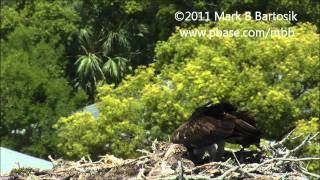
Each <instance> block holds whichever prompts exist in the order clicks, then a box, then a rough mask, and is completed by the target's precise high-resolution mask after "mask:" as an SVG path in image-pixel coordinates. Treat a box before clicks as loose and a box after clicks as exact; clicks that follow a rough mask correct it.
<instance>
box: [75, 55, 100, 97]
mask: <svg viewBox="0 0 320 180" xmlns="http://www.w3.org/2000/svg"><path fill="white" fill-rule="evenodd" d="M75 64H76V66H77V75H78V78H77V80H78V82H79V85H80V86H82V88H83V89H85V90H86V91H87V92H88V95H89V99H90V101H94V97H95V93H96V86H97V84H98V83H99V82H100V81H101V80H104V79H105V77H104V74H103V71H102V69H101V64H102V61H101V59H100V58H99V57H98V56H96V55H95V54H92V53H88V54H86V55H82V56H80V57H79V59H78V60H77V61H76V63H75Z"/></svg>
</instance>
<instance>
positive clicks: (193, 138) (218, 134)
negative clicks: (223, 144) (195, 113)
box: [173, 116, 235, 147]
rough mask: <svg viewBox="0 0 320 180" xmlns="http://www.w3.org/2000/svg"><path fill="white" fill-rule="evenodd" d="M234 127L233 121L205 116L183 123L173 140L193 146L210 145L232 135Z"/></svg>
mask: <svg viewBox="0 0 320 180" xmlns="http://www.w3.org/2000/svg"><path fill="white" fill-rule="evenodd" d="M234 127H235V125H234V123H233V122H232V121H224V120H220V119H215V118H214V117H210V116H203V117H199V118H198V119H197V120H196V121H188V122H186V123H184V124H183V125H181V126H180V127H179V128H178V129H177V130H176V131H175V133H174V135H173V142H175V143H179V144H184V145H186V146H193V147H198V146H208V145H211V144H213V143H216V142H219V141H221V140H224V139H225V138H226V137H228V136H230V135H231V134H232V132H233V129H234Z"/></svg>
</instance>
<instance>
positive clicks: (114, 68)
mask: <svg viewBox="0 0 320 180" xmlns="http://www.w3.org/2000/svg"><path fill="white" fill-rule="evenodd" d="M108 27H114V26H112V25H110V26H108ZM132 27H134V24H132V23H131V24H128V23H127V24H120V25H119V26H118V28H112V29H115V30H110V29H111V28H109V30H105V29H102V30H101V31H99V32H98V33H95V34H94V33H93V32H92V31H91V30H90V29H82V30H81V31H80V33H79V42H80V46H81V49H82V50H83V51H84V54H85V55H81V56H79V58H78V59H77V61H76V63H75V65H76V67H77V79H76V80H77V82H78V85H79V86H81V87H82V88H83V89H85V90H86V91H87V93H88V95H89V99H90V101H94V97H95V94H96V86H97V85H98V84H100V83H103V82H105V83H115V84H116V85H118V84H119V83H120V81H121V79H122V78H123V77H124V76H125V73H126V72H128V71H130V70H131V67H130V66H129V63H130V59H131V57H132V56H134V55H135V54H136V53H137V52H132V51H131V47H130V39H129V37H131V36H141V35H142V33H144V32H146V28H145V26H140V25H138V26H137V27H138V28H137V29H138V30H136V31H138V32H140V33H135V34H134V33H130V32H129V31H128V30H130V29H132ZM139 29H140V30H139Z"/></svg>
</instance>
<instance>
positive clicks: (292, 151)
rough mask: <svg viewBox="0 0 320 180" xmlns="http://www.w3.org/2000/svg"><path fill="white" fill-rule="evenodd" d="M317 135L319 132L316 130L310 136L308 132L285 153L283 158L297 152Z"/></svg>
mask: <svg viewBox="0 0 320 180" xmlns="http://www.w3.org/2000/svg"><path fill="white" fill-rule="evenodd" d="M318 135H319V132H317V133H316V134H315V135H313V136H311V134H308V135H307V137H306V138H305V139H304V140H303V141H302V142H301V143H300V144H299V145H298V146H297V147H295V148H294V149H292V150H290V151H288V152H287V153H286V154H285V156H284V157H285V158H286V157H288V156H290V155H293V154H295V153H297V152H298V151H299V150H300V149H302V147H304V146H305V145H307V144H308V143H309V142H310V141H311V140H312V139H314V138H315V137H317V136H318Z"/></svg>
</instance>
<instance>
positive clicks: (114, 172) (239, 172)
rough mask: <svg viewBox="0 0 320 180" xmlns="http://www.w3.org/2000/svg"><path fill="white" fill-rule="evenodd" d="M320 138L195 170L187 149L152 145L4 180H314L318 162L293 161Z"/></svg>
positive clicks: (236, 155)
mask: <svg viewBox="0 0 320 180" xmlns="http://www.w3.org/2000/svg"><path fill="white" fill-rule="evenodd" d="M318 134H319V133H317V134H315V135H313V136H311V135H309V136H307V137H306V139H304V141H302V142H301V143H300V144H299V145H298V146H296V147H295V148H293V149H288V148H287V147H285V146H284V144H285V142H286V141H288V140H289V137H290V135H291V133H289V134H288V135H287V136H286V137H285V138H284V139H282V140H281V141H279V142H276V143H273V144H269V145H267V146H264V147H263V149H262V150H261V151H238V152H233V151H227V152H226V154H225V156H224V160H223V161H220V162H208V163H205V164H201V165H195V164H194V163H193V162H192V161H191V160H189V159H188V158H187V154H188V152H187V149H186V148H185V147H184V146H182V145H179V144H172V143H167V142H157V141H155V142H154V143H153V144H152V151H151V152H149V151H146V150H140V151H141V152H142V153H143V154H144V155H143V156H141V157H139V158H136V159H126V160H125V159H121V158H117V157H115V156H113V155H105V156H102V157H101V159H100V160H99V161H95V162H93V161H92V160H91V159H90V158H89V157H83V158H82V159H81V160H79V161H77V162H73V161H64V160H61V159H58V160H54V159H52V158H51V161H52V162H53V163H54V168H53V169H52V170H46V171H39V170H36V169H15V170H13V171H12V172H11V174H10V175H9V176H6V177H4V176H3V177H2V178H3V179H27V178H28V179H29V178H31V179H32V178H33V179H110V180H111V179H115V180H117V179H119V180H122V179H268V180H269V179H282V178H283V179H309V178H310V177H311V178H314V179H318V178H320V176H319V175H318V174H314V173H311V172H308V171H307V169H306V168H305V167H306V162H308V161H320V158H319V157H304V158H298V157H296V154H297V153H298V152H299V151H300V150H301V149H302V148H303V147H304V146H306V145H307V144H308V143H310V142H311V140H312V139H314V138H315V137H316V136H317V135H318Z"/></svg>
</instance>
